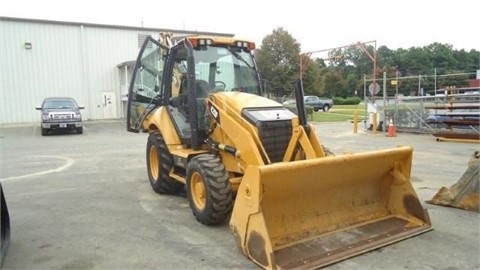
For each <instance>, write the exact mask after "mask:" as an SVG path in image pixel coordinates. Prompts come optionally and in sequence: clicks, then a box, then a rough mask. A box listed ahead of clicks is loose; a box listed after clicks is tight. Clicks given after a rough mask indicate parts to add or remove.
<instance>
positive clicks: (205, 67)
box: [194, 45, 260, 95]
mask: <svg viewBox="0 0 480 270" xmlns="http://www.w3.org/2000/svg"><path fill="white" fill-rule="evenodd" d="M194 59H195V72H196V74H195V79H196V80H202V81H206V82H208V84H209V85H210V87H211V91H214V92H215V91H241V92H247V93H251V94H256V95H258V94H260V85H259V82H258V75H257V72H256V69H255V63H254V60H253V57H252V55H251V53H250V52H248V51H245V50H243V49H241V48H236V47H225V46H215V45H212V46H207V47H206V48H202V49H198V50H194Z"/></svg>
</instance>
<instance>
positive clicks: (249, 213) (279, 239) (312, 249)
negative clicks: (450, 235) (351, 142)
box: [230, 146, 432, 269]
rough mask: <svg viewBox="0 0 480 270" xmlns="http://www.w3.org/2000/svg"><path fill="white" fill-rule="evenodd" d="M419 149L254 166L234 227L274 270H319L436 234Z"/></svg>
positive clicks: (246, 249)
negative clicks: (420, 189) (415, 170)
mask: <svg viewBox="0 0 480 270" xmlns="http://www.w3.org/2000/svg"><path fill="white" fill-rule="evenodd" d="M412 152H413V150H412V148H411V147H407V146H402V147H397V148H393V149H387V150H381V151H372V152H364V153H358V154H345V155H337V156H327V157H322V158H316V159H311V160H303V161H293V162H286V163H275V164H271V165H264V166H249V167H248V168H247V170H246V172H245V175H244V177H243V180H242V183H241V185H240V187H239V190H238V193H237V197H236V200H235V205H234V209H233V213H232V217H231V220H230V227H231V229H232V230H233V232H234V235H235V237H236V239H237V241H238V244H239V246H240V248H241V249H242V251H243V253H244V254H245V255H246V256H247V257H248V258H250V259H251V260H252V261H254V262H255V263H257V264H258V265H260V266H262V267H263V268H266V269H291V268H295V269H311V268H318V267H322V266H325V265H328V264H332V263H335V262H338V261H340V260H343V259H346V258H348V257H352V256H355V255H358V254H360V253H364V252H367V251H370V250H373V249H376V248H379V247H381V246H385V245H388V244H391V243H393V242H396V241H400V240H402V239H405V238H409V237H412V236H414V235H417V234H420V233H423V232H426V231H428V230H431V229H432V227H431V223H430V219H429V217H428V213H427V211H426V209H423V207H422V205H421V203H420V201H419V199H418V197H417V195H416V193H415V190H414V189H413V187H412V185H411V183H410V170H411V163H412Z"/></svg>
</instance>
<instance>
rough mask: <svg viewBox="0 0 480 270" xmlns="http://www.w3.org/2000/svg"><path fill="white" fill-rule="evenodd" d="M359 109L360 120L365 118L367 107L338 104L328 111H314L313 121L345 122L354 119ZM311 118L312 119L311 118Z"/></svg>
mask: <svg viewBox="0 0 480 270" xmlns="http://www.w3.org/2000/svg"><path fill="white" fill-rule="evenodd" d="M355 111H357V117H358V120H359V121H363V120H365V115H364V111H365V107H364V105H363V104H359V105H336V106H334V107H333V108H332V109H331V110H330V111H328V112H323V111H319V112H314V113H313V121H315V122H345V121H353V115H354V113H355ZM310 120H311V119H310Z"/></svg>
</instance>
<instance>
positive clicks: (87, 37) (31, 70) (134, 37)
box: [0, 17, 233, 124]
mask: <svg viewBox="0 0 480 270" xmlns="http://www.w3.org/2000/svg"><path fill="white" fill-rule="evenodd" d="M162 31H164V32H172V33H174V34H179V35H182V34H207V35H208V34H216V35H223V36H233V34H225V33H211V32H198V31H186V30H173V29H162V28H144V27H130V26H118V25H101V24H91V23H79V22H65V21H48V20H37V19H25V18H11V17H0V124H16V123H32V122H39V121H40V112H39V111H37V110H35V106H37V105H40V104H41V102H42V100H43V98H45V97H47V96H70V97H73V98H75V99H76V100H77V102H78V103H79V104H81V105H85V110H82V116H83V119H84V120H87V119H115V118H124V117H125V115H126V102H127V98H126V93H127V91H128V84H129V81H130V78H131V76H132V70H133V65H134V64H135V60H136V57H137V54H138V52H139V48H140V46H141V45H142V44H143V40H144V39H145V37H146V36H148V35H152V36H153V37H155V38H156V37H158V33H159V32H162Z"/></svg>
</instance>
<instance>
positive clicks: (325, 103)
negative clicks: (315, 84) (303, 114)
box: [304, 96, 333, 112]
mask: <svg viewBox="0 0 480 270" xmlns="http://www.w3.org/2000/svg"><path fill="white" fill-rule="evenodd" d="M304 101H305V105H308V106H312V107H313V110H314V111H316V112H318V111H319V110H323V111H324V112H326V111H328V110H330V109H331V108H332V107H333V100H332V99H327V98H319V97H317V96H305V97H304Z"/></svg>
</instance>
